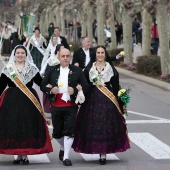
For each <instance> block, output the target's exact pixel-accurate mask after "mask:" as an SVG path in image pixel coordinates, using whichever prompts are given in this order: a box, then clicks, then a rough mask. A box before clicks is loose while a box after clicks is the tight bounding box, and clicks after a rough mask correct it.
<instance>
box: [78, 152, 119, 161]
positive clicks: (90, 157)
mask: <svg viewBox="0 0 170 170" xmlns="http://www.w3.org/2000/svg"><path fill="white" fill-rule="evenodd" d="M80 155H81V156H82V157H83V158H84V160H85V161H96V160H99V154H93V155H92V154H84V153H80ZM107 160H119V158H118V157H117V156H116V155H115V154H107Z"/></svg>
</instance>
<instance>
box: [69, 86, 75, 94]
mask: <svg viewBox="0 0 170 170" xmlns="http://www.w3.org/2000/svg"><path fill="white" fill-rule="evenodd" d="M68 93H69V95H73V94H74V89H73V88H72V87H68Z"/></svg>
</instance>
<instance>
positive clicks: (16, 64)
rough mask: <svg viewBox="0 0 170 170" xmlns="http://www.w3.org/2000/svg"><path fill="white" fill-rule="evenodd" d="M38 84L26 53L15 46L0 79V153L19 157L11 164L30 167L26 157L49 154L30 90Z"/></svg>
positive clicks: (40, 116)
mask: <svg viewBox="0 0 170 170" xmlns="http://www.w3.org/2000/svg"><path fill="white" fill-rule="evenodd" d="M41 81H42V78H41V76H40V74H39V71H38V68H37V67H36V66H35V64H34V63H33V60H32V57H31V55H30V53H29V52H28V50H27V49H26V48H25V47H24V46H22V45H18V46H16V47H15V48H14V50H13V51H12V54H11V56H10V60H9V62H8V64H7V65H6V66H5V67H4V68H3V70H2V74H1V77H0V95H1V97H0V153H1V154H7V155H18V156H17V158H16V160H14V161H13V164H29V160H28V157H27V155H34V154H42V153H49V152H52V145H51V140H50V136H49V132H48V128H47V124H46V119H45V115H44V113H43V111H42V108H41V106H40V103H39V99H38V96H37V94H36V91H35V90H34V89H33V88H32V85H33V82H35V83H36V84H37V85H40V83H41ZM7 86H8V88H7V89H6V87H7ZM5 89H6V90H5Z"/></svg>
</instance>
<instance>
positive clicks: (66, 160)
mask: <svg viewBox="0 0 170 170" xmlns="http://www.w3.org/2000/svg"><path fill="white" fill-rule="evenodd" d="M63 165H65V166H72V163H71V161H70V159H65V160H64V161H63Z"/></svg>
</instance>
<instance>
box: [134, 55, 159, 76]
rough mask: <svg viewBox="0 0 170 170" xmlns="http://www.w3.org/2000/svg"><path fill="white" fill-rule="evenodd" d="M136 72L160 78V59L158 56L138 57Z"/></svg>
mask: <svg viewBox="0 0 170 170" xmlns="http://www.w3.org/2000/svg"><path fill="white" fill-rule="evenodd" d="M136 70H137V73H139V74H144V75H146V76H151V77H152V76H160V74H161V62H160V57H159V56H156V55H150V56H139V57H137V64H136Z"/></svg>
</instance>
